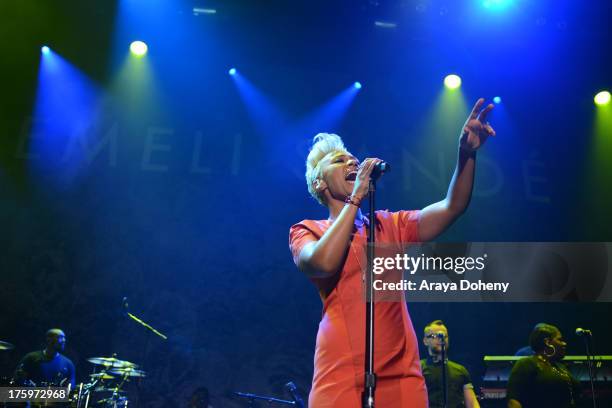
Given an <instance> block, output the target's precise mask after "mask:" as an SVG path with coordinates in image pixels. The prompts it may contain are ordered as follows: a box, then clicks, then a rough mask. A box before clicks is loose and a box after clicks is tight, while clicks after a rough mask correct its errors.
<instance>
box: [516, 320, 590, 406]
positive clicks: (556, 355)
mask: <svg viewBox="0 0 612 408" xmlns="http://www.w3.org/2000/svg"><path fill="white" fill-rule="evenodd" d="M529 345H530V346H531V348H532V349H533V351H534V352H535V354H534V355H533V356H530V357H525V358H522V359H521V360H519V361H517V362H516V364H514V367H512V372H511V373H510V379H509V380H508V408H531V407H538V408H547V407H551V408H553V407H554V408H569V407H576V406H577V404H578V399H579V393H580V383H579V382H578V381H577V380H576V379H575V378H574V377H573V376H572V374H571V373H570V372H569V370H568V369H567V368H566V367H565V366H564V365H563V364H562V363H561V360H562V359H563V357H565V347H566V346H567V343H565V341H564V340H563V336H562V335H561V332H560V331H559V329H558V328H556V327H555V326H552V325H550V324H546V323H539V324H537V325H536V326H535V327H534V329H533V331H532V332H531V335H530V336H529Z"/></svg>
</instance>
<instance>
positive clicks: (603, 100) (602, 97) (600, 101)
mask: <svg viewBox="0 0 612 408" xmlns="http://www.w3.org/2000/svg"><path fill="white" fill-rule="evenodd" d="M593 100H594V101H595V105H599V106H602V105H608V104H609V103H610V92H608V91H601V92H599V93H598V94H597V95H595V98H593Z"/></svg>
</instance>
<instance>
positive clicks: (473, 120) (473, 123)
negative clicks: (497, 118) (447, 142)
mask: <svg viewBox="0 0 612 408" xmlns="http://www.w3.org/2000/svg"><path fill="white" fill-rule="evenodd" d="M483 104H484V98H480V99H478V101H477V102H476V105H474V108H473V109H472V112H471V113H470V116H468V118H467V120H466V121H465V124H464V125H463V130H462V132H461V137H460V138H459V147H460V148H461V149H462V150H465V151H467V152H474V151H476V150H478V149H479V148H480V146H482V145H483V144H484V143H485V142H486V141H487V139H488V138H489V136H495V130H493V128H492V127H491V125H490V124H489V122H487V116H488V115H489V112H491V110H493V104H492V103H490V104H488V105H487V106H486V107H485V108H484V109H482V110H481V108H482V105H483Z"/></svg>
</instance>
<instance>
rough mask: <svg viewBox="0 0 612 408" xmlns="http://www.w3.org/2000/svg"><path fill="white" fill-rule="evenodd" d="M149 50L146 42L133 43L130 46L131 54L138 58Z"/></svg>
mask: <svg viewBox="0 0 612 408" xmlns="http://www.w3.org/2000/svg"><path fill="white" fill-rule="evenodd" d="M148 50H149V47H148V46H147V44H146V43H145V42H144V41H133V42H132V43H131V44H130V52H131V53H132V54H133V55H135V56H137V57H142V56H144V55H145V54H146V53H147V51H148Z"/></svg>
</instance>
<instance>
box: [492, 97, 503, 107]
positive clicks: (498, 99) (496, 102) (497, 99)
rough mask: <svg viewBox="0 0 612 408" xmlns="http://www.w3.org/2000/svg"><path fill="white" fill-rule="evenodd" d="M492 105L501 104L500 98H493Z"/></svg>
mask: <svg viewBox="0 0 612 408" xmlns="http://www.w3.org/2000/svg"><path fill="white" fill-rule="evenodd" d="M493 103H495V104H497V105H499V104H500V103H501V98H500V97H499V96H496V97H494V98H493Z"/></svg>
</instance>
